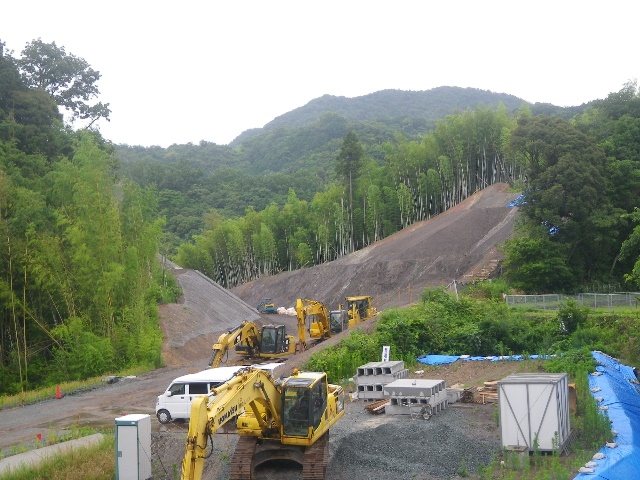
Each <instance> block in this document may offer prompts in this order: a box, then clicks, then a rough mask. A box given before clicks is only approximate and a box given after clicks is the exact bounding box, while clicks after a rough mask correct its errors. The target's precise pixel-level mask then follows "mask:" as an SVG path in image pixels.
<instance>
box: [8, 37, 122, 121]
mask: <svg viewBox="0 0 640 480" xmlns="http://www.w3.org/2000/svg"><path fill="white" fill-rule="evenodd" d="M17 64H18V67H19V68H20V71H21V73H22V78H23V80H24V82H25V83H26V84H27V86H29V87H32V88H41V89H43V90H45V91H46V92H47V93H48V94H49V95H50V96H51V98H53V99H54V100H55V101H56V103H57V104H58V105H59V106H62V107H64V108H65V109H66V110H68V111H69V112H70V113H71V115H72V122H74V121H76V120H86V121H87V122H88V125H87V128H88V127H91V126H92V125H93V124H94V123H95V122H96V121H97V120H98V119H100V118H104V119H106V120H107V121H109V114H110V113H111V110H110V109H109V104H108V103H107V104H103V103H102V102H98V103H94V104H90V101H91V100H92V99H94V98H97V97H98V95H99V94H100V91H99V90H98V86H97V82H98V80H100V72H98V71H96V70H94V69H93V68H91V66H90V65H89V63H88V62H87V61H86V60H85V59H84V58H81V57H76V56H75V55H72V54H67V52H66V51H65V49H64V47H58V46H57V45H56V43H55V42H52V43H44V42H43V41H42V40H41V39H40V38H38V39H37V40H34V41H32V42H31V43H28V44H27V46H26V47H25V49H24V50H23V51H22V57H21V58H20V59H18V61H17Z"/></svg>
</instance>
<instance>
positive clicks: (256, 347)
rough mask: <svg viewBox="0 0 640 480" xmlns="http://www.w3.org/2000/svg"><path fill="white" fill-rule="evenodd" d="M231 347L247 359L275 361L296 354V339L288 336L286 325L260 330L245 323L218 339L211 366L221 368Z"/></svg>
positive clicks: (256, 326)
mask: <svg viewBox="0 0 640 480" xmlns="http://www.w3.org/2000/svg"><path fill="white" fill-rule="evenodd" d="M231 347H235V352H236V353H237V354H238V355H241V356H243V357H245V358H256V359H274V358H281V357H285V356H287V355H292V354H294V353H296V339H295V337H294V336H293V335H287V331H286V327H285V325H272V324H269V325H263V326H262V328H261V329H260V328H259V327H258V325H256V324H255V323H253V322H249V321H244V322H242V323H241V324H240V325H238V326H237V327H236V328H233V329H231V330H229V331H228V332H227V333H223V334H222V335H220V336H219V337H218V341H217V342H216V343H215V344H214V345H213V354H212V355H211V360H210V361H209V366H211V367H212V368H216V367H219V366H220V364H221V363H223V362H222V361H223V359H224V358H225V355H227V356H228V353H229V349H230V348H231Z"/></svg>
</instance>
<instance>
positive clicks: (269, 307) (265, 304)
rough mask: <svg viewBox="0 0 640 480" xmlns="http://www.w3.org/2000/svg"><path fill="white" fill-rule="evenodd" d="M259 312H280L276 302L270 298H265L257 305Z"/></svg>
mask: <svg viewBox="0 0 640 480" xmlns="http://www.w3.org/2000/svg"><path fill="white" fill-rule="evenodd" d="M256 310H258V313H278V311H277V310H276V304H275V303H273V301H272V300H271V299H270V298H265V299H264V300H262V301H261V302H260V303H259V304H258V306H257V307H256Z"/></svg>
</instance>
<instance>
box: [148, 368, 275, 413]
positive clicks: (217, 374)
mask: <svg viewBox="0 0 640 480" xmlns="http://www.w3.org/2000/svg"><path fill="white" fill-rule="evenodd" d="M280 365H283V364H282V363H266V364H261V365H254V366H255V367H257V368H261V369H263V370H268V371H269V373H270V374H271V375H274V372H275V370H276V368H277V367H279V366H280ZM245 367H246V365H245V366H238V367H218V368H208V369H207V370H203V371H202V372H198V373H190V374H188V375H183V376H181V377H178V378H176V379H175V380H173V382H171V384H170V385H169V386H168V387H167V389H166V390H165V392H164V393H163V394H162V395H158V399H157V400H156V417H158V421H159V422H160V423H169V422H170V421H172V420H176V419H180V420H189V416H190V414H191V400H193V399H194V398H195V397H196V396H198V395H208V394H209V392H210V391H211V389H212V388H215V387H219V386H220V385H222V384H223V383H225V382H226V381H228V380H230V379H231V377H233V375H234V374H235V373H236V372H237V371H238V370H240V369H241V368H245Z"/></svg>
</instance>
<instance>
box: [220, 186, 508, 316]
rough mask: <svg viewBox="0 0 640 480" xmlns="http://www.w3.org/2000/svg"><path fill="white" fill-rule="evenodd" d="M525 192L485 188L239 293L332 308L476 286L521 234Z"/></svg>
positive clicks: (398, 301) (251, 299)
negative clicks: (516, 204) (518, 204)
mask: <svg viewBox="0 0 640 480" xmlns="http://www.w3.org/2000/svg"><path fill="white" fill-rule="evenodd" d="M516 196H517V194H514V193H511V192H509V190H508V185H506V184H496V185H492V186H490V187H488V188H486V189H484V190H481V191H479V192H477V193H476V194H474V195H473V196H471V197H469V198H468V199H466V200H465V201H464V202H462V203H460V204H458V205H456V206H455V207H454V208H451V209H450V210H448V211H446V212H444V213H442V214H440V215H438V216H436V217H434V218H431V219H429V220H425V221H422V222H419V223H416V224H414V225H412V226H410V227H408V228H406V229H404V230H402V231H400V232H398V233H396V234H394V235H392V236H390V237H387V238H385V239H384V240H382V241H380V242H376V243H374V244H373V245H370V246H369V247H367V248H364V249H362V250H359V251H357V252H354V253H352V254H350V255H347V256H345V257H343V258H340V259H338V260H335V261H333V262H329V263H326V264H323V265H317V266H314V267H311V268H306V269H302V270H297V271H294V272H285V273H281V274H278V275H274V276H270V277H261V278H259V279H257V280H255V281H253V282H250V283H247V284H244V285H240V286H238V287H236V288H234V289H232V290H231V291H232V292H233V293H235V294H236V295H237V296H238V297H239V298H241V299H242V300H244V301H245V302H247V303H249V304H250V305H257V303H258V302H259V301H260V299H262V298H266V297H269V298H272V299H273V301H274V302H275V303H276V305H277V306H284V307H290V306H293V305H294V304H295V301H296V299H297V298H311V299H314V300H318V301H321V302H323V303H324V304H325V305H327V306H328V307H329V308H335V307H336V306H337V305H338V304H339V303H344V297H345V296H353V295H371V296H372V297H373V299H374V304H375V305H376V306H377V307H378V309H384V308H389V307H398V306H402V305H407V304H410V303H413V302H415V301H417V300H418V298H419V296H420V294H421V293H422V291H423V290H424V288H425V287H428V286H437V285H449V284H451V283H452V282H453V281H454V280H455V281H457V282H459V283H468V282H471V281H473V280H474V279H477V278H482V277H486V276H487V275H490V274H491V273H492V271H494V270H495V269H496V268H498V267H499V265H500V261H501V260H502V256H501V254H500V252H499V250H498V249H497V248H496V246H497V245H499V244H500V243H502V242H503V241H504V240H506V239H507V238H508V237H509V236H510V235H511V233H512V231H513V225H514V221H515V217H516V210H517V209H516V208H510V207H509V206H508V205H509V203H510V202H512V201H513V200H514V199H515V197H516Z"/></svg>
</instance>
